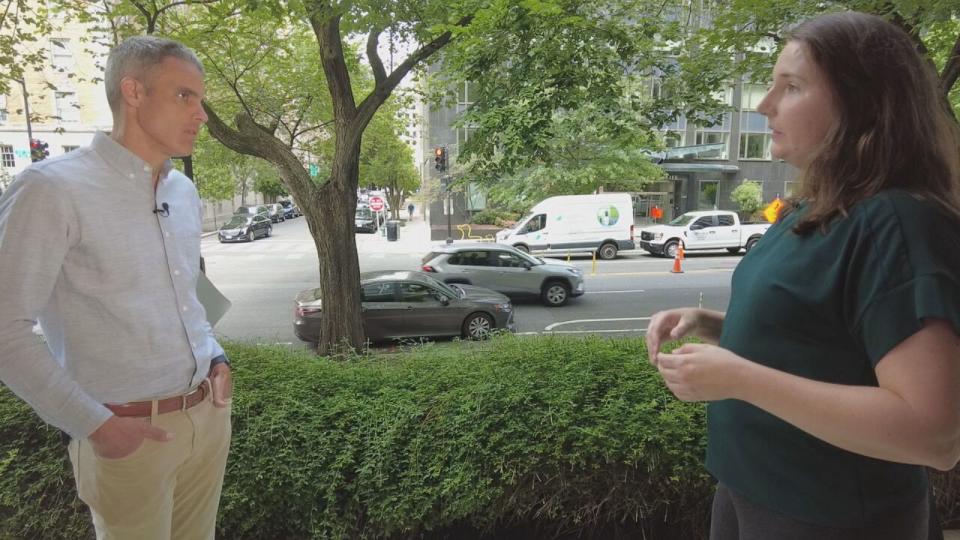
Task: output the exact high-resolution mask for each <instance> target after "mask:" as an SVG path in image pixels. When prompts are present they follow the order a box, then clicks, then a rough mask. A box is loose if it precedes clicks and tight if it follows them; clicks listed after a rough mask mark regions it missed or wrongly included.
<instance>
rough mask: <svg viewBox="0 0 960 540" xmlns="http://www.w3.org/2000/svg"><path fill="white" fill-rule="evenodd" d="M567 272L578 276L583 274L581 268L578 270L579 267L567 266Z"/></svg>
mask: <svg viewBox="0 0 960 540" xmlns="http://www.w3.org/2000/svg"><path fill="white" fill-rule="evenodd" d="M567 272H570V273H571V274H573V275H575V276H579V275H582V274H583V270H580V269H579V268H567Z"/></svg>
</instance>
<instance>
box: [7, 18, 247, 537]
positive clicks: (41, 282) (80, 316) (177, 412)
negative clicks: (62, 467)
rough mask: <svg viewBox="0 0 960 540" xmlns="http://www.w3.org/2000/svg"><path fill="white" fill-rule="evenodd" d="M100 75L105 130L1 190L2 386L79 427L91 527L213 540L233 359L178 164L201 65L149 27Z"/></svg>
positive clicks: (192, 126) (77, 462)
mask: <svg viewBox="0 0 960 540" xmlns="http://www.w3.org/2000/svg"><path fill="white" fill-rule="evenodd" d="M105 79H106V80H105V82H106V88H107V99H108V101H109V103H110V107H111V110H112V111H113V117H114V125H113V130H112V132H111V134H110V135H107V134H104V133H98V134H97V135H96V136H95V138H94V140H93V142H92V144H91V145H90V146H89V147H85V148H82V149H79V150H77V151H74V152H70V153H69V154H66V155H64V156H60V157H57V158H54V159H49V160H46V161H43V162H41V163H38V164H35V165H33V166H32V167H30V168H28V169H27V170H25V171H24V172H23V173H21V174H20V175H19V176H18V177H17V179H16V180H15V181H14V183H13V184H12V185H11V186H10V188H9V189H8V190H7V192H6V193H4V195H3V197H2V198H0V275H2V276H3V277H4V278H3V279H2V280H0V380H2V381H3V383H4V384H6V385H7V386H8V387H9V388H10V389H11V390H12V391H13V392H14V393H15V394H17V395H18V396H20V397H21V398H22V399H23V400H24V401H26V402H27V403H28V404H30V406H31V407H33V409H34V410H35V411H36V412H37V414H39V415H40V416H41V417H42V418H43V419H44V420H45V421H47V422H49V423H50V424H52V425H54V426H56V427H58V428H60V429H62V430H63V431H65V432H66V433H67V434H69V435H70V436H71V439H72V440H71V443H70V447H69V454H70V459H71V461H72V463H73V469H74V476H75V478H76V481H77V491H78V493H79V495H80V498H81V500H83V501H84V502H85V503H87V505H88V506H90V509H91V513H92V514H93V521H94V526H95V528H96V529H97V537H98V538H137V539H153V538H156V539H169V538H191V539H192V538H213V533H214V525H215V523H216V512H217V506H218V503H219V498H220V488H221V484H222V481H223V474H224V468H225V464H226V458H227V451H228V449H229V444H230V406H229V405H230V399H231V394H232V385H231V378H230V366H229V362H227V361H226V357H225V355H224V353H223V349H222V348H221V347H220V345H219V344H218V343H217V341H216V340H215V339H214V337H213V333H212V329H211V327H210V324H209V323H208V322H207V320H206V314H205V313H204V309H203V306H202V305H201V304H200V302H199V300H198V299H197V293H196V284H197V279H198V276H199V272H200V268H199V265H200V234H201V230H202V229H201V207H200V199H199V197H198V195H197V191H196V188H195V187H194V186H193V184H192V183H191V182H190V180H189V179H188V178H186V177H185V176H184V175H183V174H181V173H180V172H179V171H177V170H175V169H173V167H172V164H171V161H170V158H171V157H172V156H182V155H188V154H190V153H191V152H192V149H193V144H194V142H195V140H196V137H197V134H198V131H199V129H200V126H201V125H202V124H203V123H204V122H205V121H206V120H207V116H206V114H205V112H204V110H203V107H202V105H201V101H202V99H203V95H204V84H203V68H202V66H201V64H200V62H199V60H197V58H196V56H195V55H194V54H193V52H192V51H190V50H189V49H187V48H186V47H184V46H183V45H181V44H179V43H176V42H173V41H170V40H166V39H161V38H156V37H149V36H140V37H134V38H130V39H127V40H125V41H124V42H123V43H121V44H120V45H118V46H117V47H116V48H115V49H114V50H113V51H112V52H111V54H110V57H109V59H108V61H107V68H106V74H105ZM34 321H39V322H40V325H41V327H42V328H43V332H44V336H45V337H46V342H44V341H43V340H41V339H40V338H38V337H37V336H36V335H34V333H33V332H32V327H33V325H34Z"/></svg>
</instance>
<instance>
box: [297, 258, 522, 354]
mask: <svg viewBox="0 0 960 540" xmlns="http://www.w3.org/2000/svg"><path fill="white" fill-rule="evenodd" d="M360 300H361V306H362V308H361V309H362V314H361V319H362V321H363V331H364V334H365V335H366V337H367V339H370V340H372V341H379V340H388V339H403V338H416V337H440V336H462V337H465V338H470V339H482V338H485V337H487V336H489V335H490V333H491V332H493V331H494V330H497V329H504V330H508V331H510V332H513V331H514V330H515V325H514V322H513V305H512V304H511V303H510V299H509V298H507V297H506V296H504V295H502V294H500V293H497V292H494V291H491V290H489V289H484V288H481V287H474V286H470V285H446V284H444V283H441V282H439V281H437V280H436V279H434V278H432V277H430V276H428V275H427V274H424V273H422V272H416V271H407V270H403V271H395V270H382V271H378V272H366V273H363V274H360ZM294 303H295V307H294V321H293V331H294V333H295V334H296V335H297V337H298V338H300V339H301V340H303V341H306V342H311V343H316V342H317V341H319V340H320V315H321V309H322V308H321V305H320V304H321V300H320V289H307V290H305V291H301V292H300V294H298V295H297V297H296V300H295V302H294Z"/></svg>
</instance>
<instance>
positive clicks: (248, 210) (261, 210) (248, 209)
mask: <svg viewBox="0 0 960 540" xmlns="http://www.w3.org/2000/svg"><path fill="white" fill-rule="evenodd" d="M233 213H234V214H239V215H243V216H255V215H257V214H263V215H265V216H269V212H268V210H267V207H266V206H264V205H262V204H258V205H254V206H240V207H237V209H236V210H234V211H233Z"/></svg>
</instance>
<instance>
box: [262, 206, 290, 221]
mask: <svg viewBox="0 0 960 540" xmlns="http://www.w3.org/2000/svg"><path fill="white" fill-rule="evenodd" d="M283 213H284V212H283V206H282V205H280V204H278V203H273V204H268V205H267V216H268V217H269V218H270V221H271V222H273V223H280V222H282V221H285V220H286V219H287V218H285V217H284V216H283Z"/></svg>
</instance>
